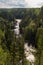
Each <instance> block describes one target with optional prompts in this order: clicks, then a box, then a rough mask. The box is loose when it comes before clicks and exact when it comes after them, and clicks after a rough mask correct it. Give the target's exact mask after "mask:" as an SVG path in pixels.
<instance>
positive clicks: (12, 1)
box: [0, 0, 43, 8]
mask: <svg viewBox="0 0 43 65" xmlns="http://www.w3.org/2000/svg"><path fill="white" fill-rule="evenodd" d="M41 6H43V0H0V8H40V7H41Z"/></svg>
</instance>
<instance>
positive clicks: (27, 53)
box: [24, 43, 36, 65]
mask: <svg viewBox="0 0 43 65" xmlns="http://www.w3.org/2000/svg"><path fill="white" fill-rule="evenodd" d="M24 49H25V56H26V59H27V60H28V61H29V62H30V63H31V64H32V65H34V62H35V60H36V59H35V56H34V55H33V54H32V52H36V50H34V49H32V46H31V45H30V46H28V44H27V43H26V44H25V45H24Z"/></svg>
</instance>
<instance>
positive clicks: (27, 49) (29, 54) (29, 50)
mask: <svg viewBox="0 0 43 65" xmlns="http://www.w3.org/2000/svg"><path fill="white" fill-rule="evenodd" d="M15 20H16V22H17V23H16V25H15V29H14V32H15V34H16V37H17V38H18V36H19V35H20V30H19V29H20V28H19V24H20V22H21V21H22V20H21V19H15ZM24 49H25V50H24V51H25V52H24V53H25V56H26V59H27V60H28V61H29V62H31V64H32V65H34V62H35V60H36V59H35V56H34V54H33V53H32V52H36V50H34V49H33V48H32V45H30V46H28V43H25V44H24ZM20 62H22V60H20Z"/></svg>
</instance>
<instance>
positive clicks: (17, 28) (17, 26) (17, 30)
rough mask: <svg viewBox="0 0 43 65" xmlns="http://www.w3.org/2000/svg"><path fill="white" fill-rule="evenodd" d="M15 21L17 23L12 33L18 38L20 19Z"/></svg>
mask: <svg viewBox="0 0 43 65" xmlns="http://www.w3.org/2000/svg"><path fill="white" fill-rule="evenodd" d="M15 21H17V23H16V25H15V29H14V32H15V34H16V37H17V38H18V35H19V33H20V31H19V29H20V28H19V24H20V22H21V19H15Z"/></svg>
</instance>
